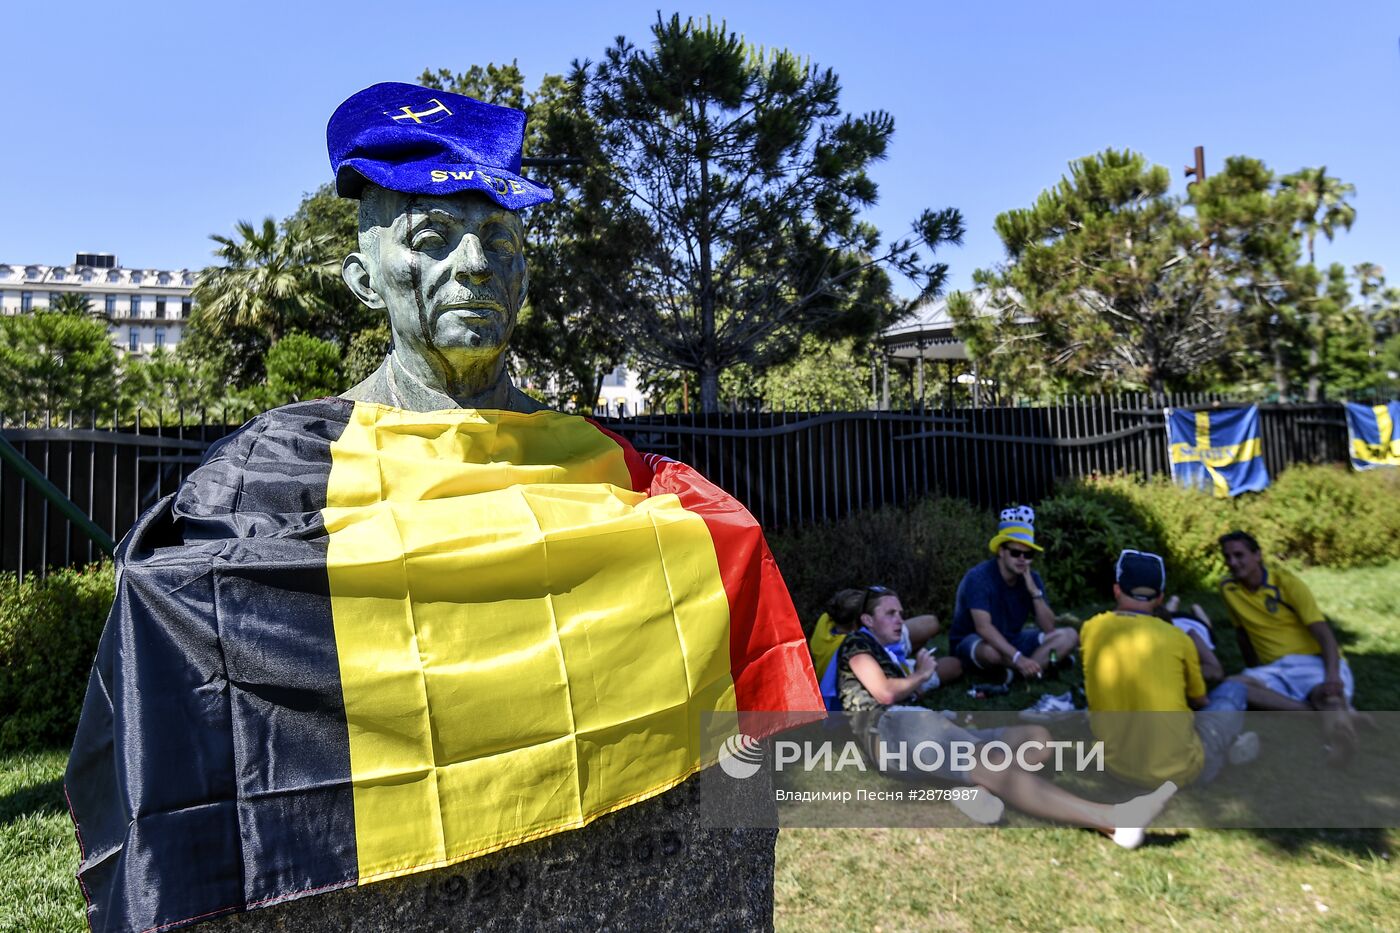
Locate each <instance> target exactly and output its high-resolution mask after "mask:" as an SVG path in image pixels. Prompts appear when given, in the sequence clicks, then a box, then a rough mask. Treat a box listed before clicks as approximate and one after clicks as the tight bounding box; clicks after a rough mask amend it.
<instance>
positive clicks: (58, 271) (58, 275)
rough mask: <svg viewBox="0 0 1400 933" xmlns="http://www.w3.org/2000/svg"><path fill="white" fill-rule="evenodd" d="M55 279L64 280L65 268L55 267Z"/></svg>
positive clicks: (57, 280) (56, 280)
mask: <svg viewBox="0 0 1400 933" xmlns="http://www.w3.org/2000/svg"><path fill="white" fill-rule="evenodd" d="M53 280H54V281H55V282H62V281H63V270H62V269H55V270H53Z"/></svg>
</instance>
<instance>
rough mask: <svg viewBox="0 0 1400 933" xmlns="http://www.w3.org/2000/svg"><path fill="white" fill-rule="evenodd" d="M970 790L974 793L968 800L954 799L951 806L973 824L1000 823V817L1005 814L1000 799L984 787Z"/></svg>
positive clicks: (1004, 806)
mask: <svg viewBox="0 0 1400 933" xmlns="http://www.w3.org/2000/svg"><path fill="white" fill-rule="evenodd" d="M972 790H973V791H975V793H974V794H973V795H972V797H970V798H966V799H965V798H961V797H954V798H953V799H952V801H951V802H952V804H953V806H955V807H957V808H958V810H959V811H961V812H962V814H963V816H965V817H967V818H968V819H969V820H972V822H974V823H981V824H982V825H983V826H991V825H992V824H993V823H999V822H1001V815H1002V813H1004V812H1006V804H1004V803H1002V802H1001V798H1000V797H998V796H997V795H996V794H994V793H992V792H991V791H989V790H987V789H986V788H985V787H973V788H972Z"/></svg>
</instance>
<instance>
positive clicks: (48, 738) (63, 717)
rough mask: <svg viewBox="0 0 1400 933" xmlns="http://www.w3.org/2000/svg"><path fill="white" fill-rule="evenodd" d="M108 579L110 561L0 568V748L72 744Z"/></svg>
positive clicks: (108, 596) (107, 601)
mask: <svg viewBox="0 0 1400 933" xmlns="http://www.w3.org/2000/svg"><path fill="white" fill-rule="evenodd" d="M114 582H115V578H114V575H113V572H112V566H111V565H110V564H104V565H98V566H94V567H89V568H87V569H84V570H75V569H69V570H57V571H54V572H53V573H51V574H49V576H48V577H46V578H45V579H43V580H35V579H34V578H32V577H31V578H29V579H26V580H25V581H24V582H23V583H20V582H18V581H17V580H16V578H15V577H14V576H13V575H12V574H0V751H8V750H13V749H19V748H28V747H36V746H41V745H58V744H66V743H70V742H72V740H73V732H74V730H75V729H76V728H77V726H78V714H79V712H80V711H81V710H82V705H83V694H84V692H85V691H86V689H87V681H88V673H89V672H90V670H91V669H92V659H93V656H94V655H95V654H96V653H97V640H98V638H99V637H100V636H101V634H102V626H103V623H105V622H106V621H107V613H108V612H109V611H110V610H111V608H112V597H113V593H114V590H115V587H114Z"/></svg>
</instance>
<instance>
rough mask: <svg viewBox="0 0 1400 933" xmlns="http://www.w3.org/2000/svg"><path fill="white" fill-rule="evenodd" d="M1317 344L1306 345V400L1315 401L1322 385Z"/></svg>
mask: <svg viewBox="0 0 1400 933" xmlns="http://www.w3.org/2000/svg"><path fill="white" fill-rule="evenodd" d="M1318 357H1319V354H1318V352H1317V344H1313V345H1312V346H1310V347H1308V401H1309V402H1315V401H1317V396H1318V390H1319V389H1320V388H1321V386H1322V373H1321V368H1322V367H1321V362H1320V360H1319V358H1318Z"/></svg>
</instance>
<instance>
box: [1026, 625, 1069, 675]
mask: <svg viewBox="0 0 1400 933" xmlns="http://www.w3.org/2000/svg"><path fill="white" fill-rule="evenodd" d="M1078 645H1079V633H1078V632H1076V631H1075V630H1074V629H1072V628H1057V629H1055V631H1053V632H1051V633H1050V634H1049V635H1046V636H1045V641H1043V642H1041V643H1040V647H1039V648H1037V649H1035V651H1034V653H1032V654H1031V660H1033V661H1035V663H1037V664H1039V665H1040V666H1041V667H1045V666H1046V665H1047V664H1048V663H1049V661H1050V652H1052V651H1053V652H1055V653H1056V654H1057V655H1059V656H1060V657H1062V658H1063V657H1067V656H1068V655H1069V653H1070V652H1071V651H1073V650H1074V649H1075V648H1076V647H1078Z"/></svg>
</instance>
